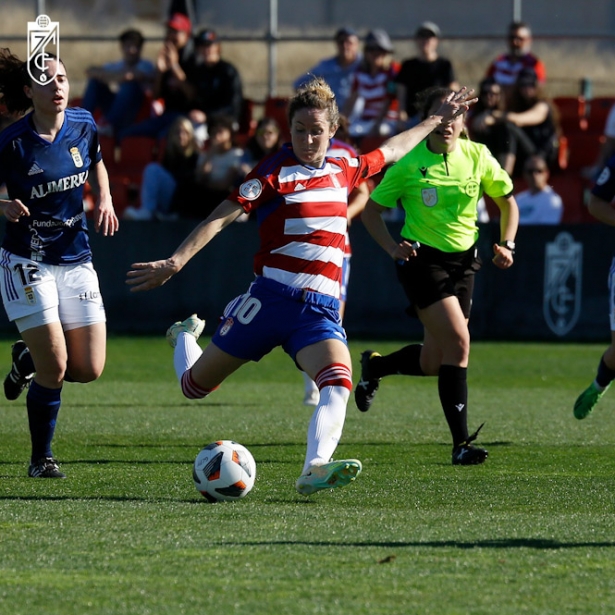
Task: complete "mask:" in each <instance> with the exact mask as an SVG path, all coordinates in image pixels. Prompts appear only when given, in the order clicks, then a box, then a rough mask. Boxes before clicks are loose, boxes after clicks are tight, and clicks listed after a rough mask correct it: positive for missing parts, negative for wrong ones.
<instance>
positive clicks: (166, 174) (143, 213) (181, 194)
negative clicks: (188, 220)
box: [124, 117, 199, 220]
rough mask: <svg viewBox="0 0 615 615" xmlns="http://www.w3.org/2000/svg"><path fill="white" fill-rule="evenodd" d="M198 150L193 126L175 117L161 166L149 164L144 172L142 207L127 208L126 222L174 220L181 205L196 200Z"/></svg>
mask: <svg viewBox="0 0 615 615" xmlns="http://www.w3.org/2000/svg"><path fill="white" fill-rule="evenodd" d="M198 157H199V149H198V146H197V142H196V139H195V136H194V128H193V126H192V122H191V121H190V120H189V119H188V118H187V117H178V118H177V119H176V120H175V121H174V122H173V124H172V125H171V128H170V129H169V132H168V134H167V140H166V146H165V149H164V154H163V158H162V162H160V163H159V162H150V163H149V164H148V165H147V166H146V167H145V169H144V170H143V178H142V181H141V207H140V208H138V209H137V208H135V207H127V208H126V209H125V210H124V218H126V219H128V220H152V219H159V220H166V219H172V218H176V217H177V216H178V214H177V211H178V210H182V209H183V208H184V203H188V204H189V205H190V204H192V202H194V201H195V200H197V199H198V194H197V184H196V165H197V161H198Z"/></svg>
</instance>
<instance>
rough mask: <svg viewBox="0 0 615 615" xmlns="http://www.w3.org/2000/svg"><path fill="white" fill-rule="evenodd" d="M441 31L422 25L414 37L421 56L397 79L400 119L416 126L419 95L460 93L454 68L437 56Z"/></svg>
mask: <svg viewBox="0 0 615 615" xmlns="http://www.w3.org/2000/svg"><path fill="white" fill-rule="evenodd" d="M440 36H441V34H440V28H439V27H438V26H437V25H436V24H435V23H433V22H431V21H426V22H424V23H422V24H421V25H420V26H419V28H418V29H417V31H416V32H415V34H414V41H415V43H416V47H417V51H418V55H417V56H416V57H414V58H410V59H408V60H404V61H403V62H402V65H401V69H400V71H399V73H398V74H397V77H396V78H395V84H396V94H397V101H398V104H399V119H400V120H401V121H403V122H408V121H410V124H409V126H410V125H413V124H417V123H418V122H419V119H418V117H417V115H418V110H417V108H416V107H415V100H416V95H417V94H418V93H419V92H421V91H423V90H426V89H427V88H431V87H434V86H441V87H446V88H451V89H452V90H457V89H458V88H459V84H458V83H457V81H456V79H455V72H454V71H453V65H452V64H451V62H450V60H448V59H447V58H442V57H440V56H439V55H438V43H439V39H440Z"/></svg>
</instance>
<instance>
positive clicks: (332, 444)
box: [302, 363, 352, 474]
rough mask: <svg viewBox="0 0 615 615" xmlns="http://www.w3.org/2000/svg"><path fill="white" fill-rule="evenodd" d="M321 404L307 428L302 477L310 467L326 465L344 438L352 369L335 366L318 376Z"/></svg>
mask: <svg viewBox="0 0 615 615" xmlns="http://www.w3.org/2000/svg"><path fill="white" fill-rule="evenodd" d="M316 384H317V385H318V388H319V389H320V402H319V403H318V406H317V407H316V409H315V410H314V414H313V415H312V420H311V421H310V425H309V427H308V434H307V451H306V455H305V465H304V466H303V472H302V473H303V474H305V472H307V470H308V468H309V467H310V466H311V465H318V464H323V463H327V462H328V461H329V460H330V459H331V457H332V456H333V453H334V452H335V449H336V448H337V445H338V442H339V440H340V438H341V437H342V430H343V428H344V421H345V419H346V405H347V404H348V398H349V397H350V392H351V391H352V376H351V373H350V368H349V367H347V366H346V365H344V364H343V363H332V364H331V365H328V366H327V367H325V368H324V369H322V370H321V371H320V372H319V373H318V374H317V375H316Z"/></svg>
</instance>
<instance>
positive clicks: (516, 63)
mask: <svg viewBox="0 0 615 615" xmlns="http://www.w3.org/2000/svg"><path fill="white" fill-rule="evenodd" d="M531 48H532V31H531V30H530V27H529V26H528V25H527V24H526V23H523V22H522V21H513V22H512V23H511V24H510V25H509V26H508V53H503V54H502V55H499V56H498V57H497V58H496V59H495V60H494V61H493V62H492V63H491V64H490V65H489V68H488V69H487V77H493V78H494V79H495V80H496V82H497V83H499V84H500V85H501V86H502V88H503V91H504V98H505V99H506V101H508V97H509V94H510V92H511V90H512V89H513V86H514V84H515V82H516V81H517V77H518V75H519V73H520V72H521V71H522V70H523V69H524V68H530V69H532V70H534V72H535V73H536V75H537V77H538V81H539V82H540V84H541V85H542V84H544V83H545V80H546V77H547V71H546V69H545V65H544V64H543V62H542V61H541V60H539V59H538V58H537V57H536V56H535V55H534V54H533V53H532V52H531Z"/></svg>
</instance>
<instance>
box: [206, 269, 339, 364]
mask: <svg viewBox="0 0 615 615" xmlns="http://www.w3.org/2000/svg"><path fill="white" fill-rule="evenodd" d="M329 339H337V340H340V341H342V342H344V343H346V332H345V331H344V329H343V327H342V324H341V321H340V316H339V301H338V300H337V299H336V298H335V297H330V296H328V295H322V294H320V293H315V292H311V291H304V290H302V289H300V288H293V287H291V286H286V285H285V284H281V283H280V282H276V281H275V280H270V279H268V278H263V277H259V278H257V280H256V281H255V282H253V283H252V284H251V285H250V288H249V289H248V292H247V293H245V294H243V295H239V297H236V298H235V299H233V300H232V301H231V302H230V303H229V304H228V305H227V306H226V308H225V309H224V315H223V316H222V318H221V322H220V325H219V326H218V329H217V330H216V332H215V334H214V336H213V338H212V342H213V343H214V344H215V345H216V346H217V347H218V348H220V350H223V351H224V352H226V353H228V354H230V355H232V356H234V357H237V358H239V359H246V360H250V361H260V359H262V358H263V357H264V356H265V355H266V354H267V353H269V352H271V351H272V350H273V349H274V348H275V347H276V346H282V348H283V349H284V351H285V352H286V353H288V354H289V355H290V357H291V358H292V359H293V361H295V360H296V356H297V353H298V352H299V351H300V350H301V349H302V348H305V347H306V346H310V345H312V344H316V343H317V342H321V341H323V340H329Z"/></svg>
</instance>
